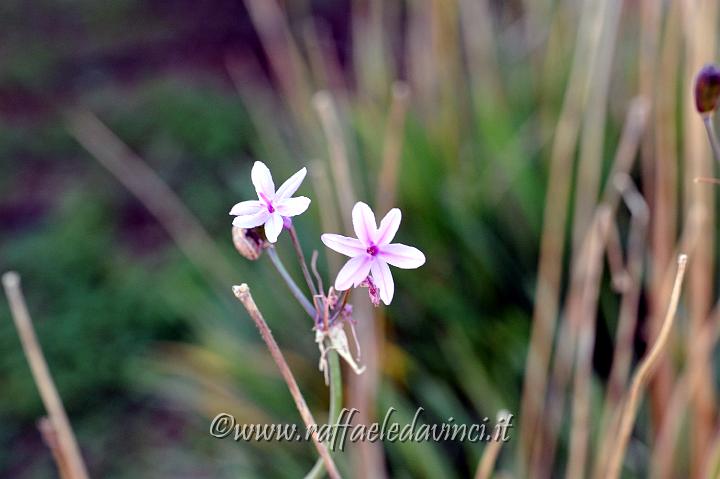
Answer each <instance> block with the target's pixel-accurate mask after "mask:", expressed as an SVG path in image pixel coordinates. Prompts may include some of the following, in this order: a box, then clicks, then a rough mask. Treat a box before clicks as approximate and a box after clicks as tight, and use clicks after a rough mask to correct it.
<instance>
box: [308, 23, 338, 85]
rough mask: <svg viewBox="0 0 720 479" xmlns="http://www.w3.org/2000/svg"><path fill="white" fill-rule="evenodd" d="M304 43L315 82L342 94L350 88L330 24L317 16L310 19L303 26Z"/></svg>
mask: <svg viewBox="0 0 720 479" xmlns="http://www.w3.org/2000/svg"><path fill="white" fill-rule="evenodd" d="M302 33H303V43H304V44H305V46H306V48H307V52H308V65H309V67H310V71H311V72H312V75H313V80H314V82H313V84H314V85H318V86H319V87H320V88H322V89H326V90H329V91H333V92H335V94H340V92H344V91H347V90H348V86H347V84H346V82H345V78H344V75H343V70H342V67H341V65H340V61H339V60H338V58H337V53H336V51H335V49H334V42H333V39H332V33H331V32H330V29H329V26H328V25H326V24H325V23H324V22H323V21H322V20H320V19H317V18H311V19H308V20H307V21H306V23H305V25H304V26H303V31H302Z"/></svg>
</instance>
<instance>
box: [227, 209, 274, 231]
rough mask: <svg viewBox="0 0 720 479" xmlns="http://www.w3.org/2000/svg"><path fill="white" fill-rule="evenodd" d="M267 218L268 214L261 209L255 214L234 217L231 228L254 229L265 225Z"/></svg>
mask: <svg viewBox="0 0 720 479" xmlns="http://www.w3.org/2000/svg"><path fill="white" fill-rule="evenodd" d="M269 216H270V213H268V211H267V210H266V209H265V208H263V209H261V210H260V211H258V212H257V213H255V214H252V215H241V216H238V217H236V218H235V219H234V220H233V226H237V227H238V228H255V227H256V226H260V225H261V224H263V223H265V222H266V221H267V219H268V217H269Z"/></svg>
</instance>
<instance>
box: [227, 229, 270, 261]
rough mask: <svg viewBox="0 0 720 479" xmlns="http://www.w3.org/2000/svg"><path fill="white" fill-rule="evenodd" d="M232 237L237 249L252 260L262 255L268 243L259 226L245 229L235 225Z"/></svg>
mask: <svg viewBox="0 0 720 479" xmlns="http://www.w3.org/2000/svg"><path fill="white" fill-rule="evenodd" d="M232 239H233V244H234V245H235V249H236V250H238V252H239V253H240V254H241V255H243V256H244V257H245V258H247V259H249V260H251V261H255V260H256V259H258V258H259V257H260V255H261V254H262V250H263V249H264V248H265V246H266V243H267V241H266V240H265V237H264V235H263V233H262V231H261V230H260V229H259V228H251V229H245V228H240V227H238V226H233V228H232Z"/></svg>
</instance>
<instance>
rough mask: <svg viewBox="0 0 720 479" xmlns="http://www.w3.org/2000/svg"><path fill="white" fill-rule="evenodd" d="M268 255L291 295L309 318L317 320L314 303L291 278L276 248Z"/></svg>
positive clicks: (270, 250)
mask: <svg viewBox="0 0 720 479" xmlns="http://www.w3.org/2000/svg"><path fill="white" fill-rule="evenodd" d="M267 255H268V256H269V257H270V261H272V264H273V266H275V269H276V270H277V272H278V273H280V276H282V279H283V281H285V284H286V285H287V287H288V288H289V289H290V293H292V295H293V296H294V297H295V299H296V300H297V301H298V303H300V306H302V307H303V309H304V310H305V312H306V313H307V314H308V316H310V317H311V318H313V320H315V318H316V317H317V312H316V311H315V308H314V307H313V305H312V303H310V301H308V299H307V298H306V297H305V295H304V294H303V292H302V291H300V288H299V287H298V285H297V284H296V283H295V281H294V280H293V279H292V276H290V273H288V271H287V269H285V265H283V262H282V260H281V259H280V257H279V256H278V254H277V251H275V248H274V247H270V248H268V249H267Z"/></svg>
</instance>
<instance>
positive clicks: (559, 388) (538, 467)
mask: <svg viewBox="0 0 720 479" xmlns="http://www.w3.org/2000/svg"><path fill="white" fill-rule="evenodd" d="M646 120H647V104H646V102H645V101H643V100H642V99H639V98H638V99H635V100H633V102H632V103H631V104H630V107H629V109H628V113H627V117H626V120H625V125H624V127H623V132H622V135H621V138H620V144H619V145H618V148H617V151H616V153H615V159H614V160H613V165H612V167H611V169H610V174H611V178H618V177H622V176H627V175H628V173H629V172H630V169H631V168H632V165H633V161H634V159H635V156H636V153H637V150H638V148H639V144H640V139H641V138H642V134H643V131H644V128H645V124H646ZM620 196H621V195H620V191H619V190H618V189H617V188H616V187H615V185H614V183H613V181H609V182H608V183H607V185H606V186H605V189H604V191H603V196H602V198H603V200H602V202H603V204H605V205H607V206H608V207H609V208H610V210H611V211H613V212H614V211H615V210H616V208H617V205H618V202H619V199H620ZM583 257H584V254H582V253H581V254H579V255H577V256H576V257H575V258H574V261H573V263H572V264H571V271H572V277H571V283H570V292H569V293H568V295H567V299H566V305H565V308H564V309H565V310H566V311H568V314H567V318H568V319H567V321H564V322H563V323H561V326H560V331H559V332H558V341H557V350H556V353H555V362H554V364H553V369H552V376H551V377H552V381H551V382H550V386H549V391H550V393H549V396H550V399H548V401H547V405H546V408H545V409H546V412H547V416H548V418H549V419H547V420H546V425H545V429H544V431H542V433H543V434H544V436H542V439H541V440H539V441H538V444H537V445H536V447H535V450H534V451H533V472H534V474H535V475H542V477H546V476H548V475H549V474H550V469H551V464H552V462H553V460H554V455H555V449H556V447H557V441H558V433H559V430H560V426H561V422H562V417H563V410H564V404H565V397H564V396H565V388H566V386H567V384H568V382H569V380H570V374H571V371H572V362H573V358H574V351H575V343H576V340H577V331H578V328H577V320H575V319H573V318H576V317H577V316H576V315H575V314H571V312H572V311H575V309H574V308H575V307H576V306H575V305H576V304H577V302H578V298H579V296H578V295H579V294H580V291H581V289H580V285H579V283H577V281H578V280H579V279H581V278H582V275H581V274H580V273H581V272H582V268H583V261H582V258H583Z"/></svg>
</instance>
